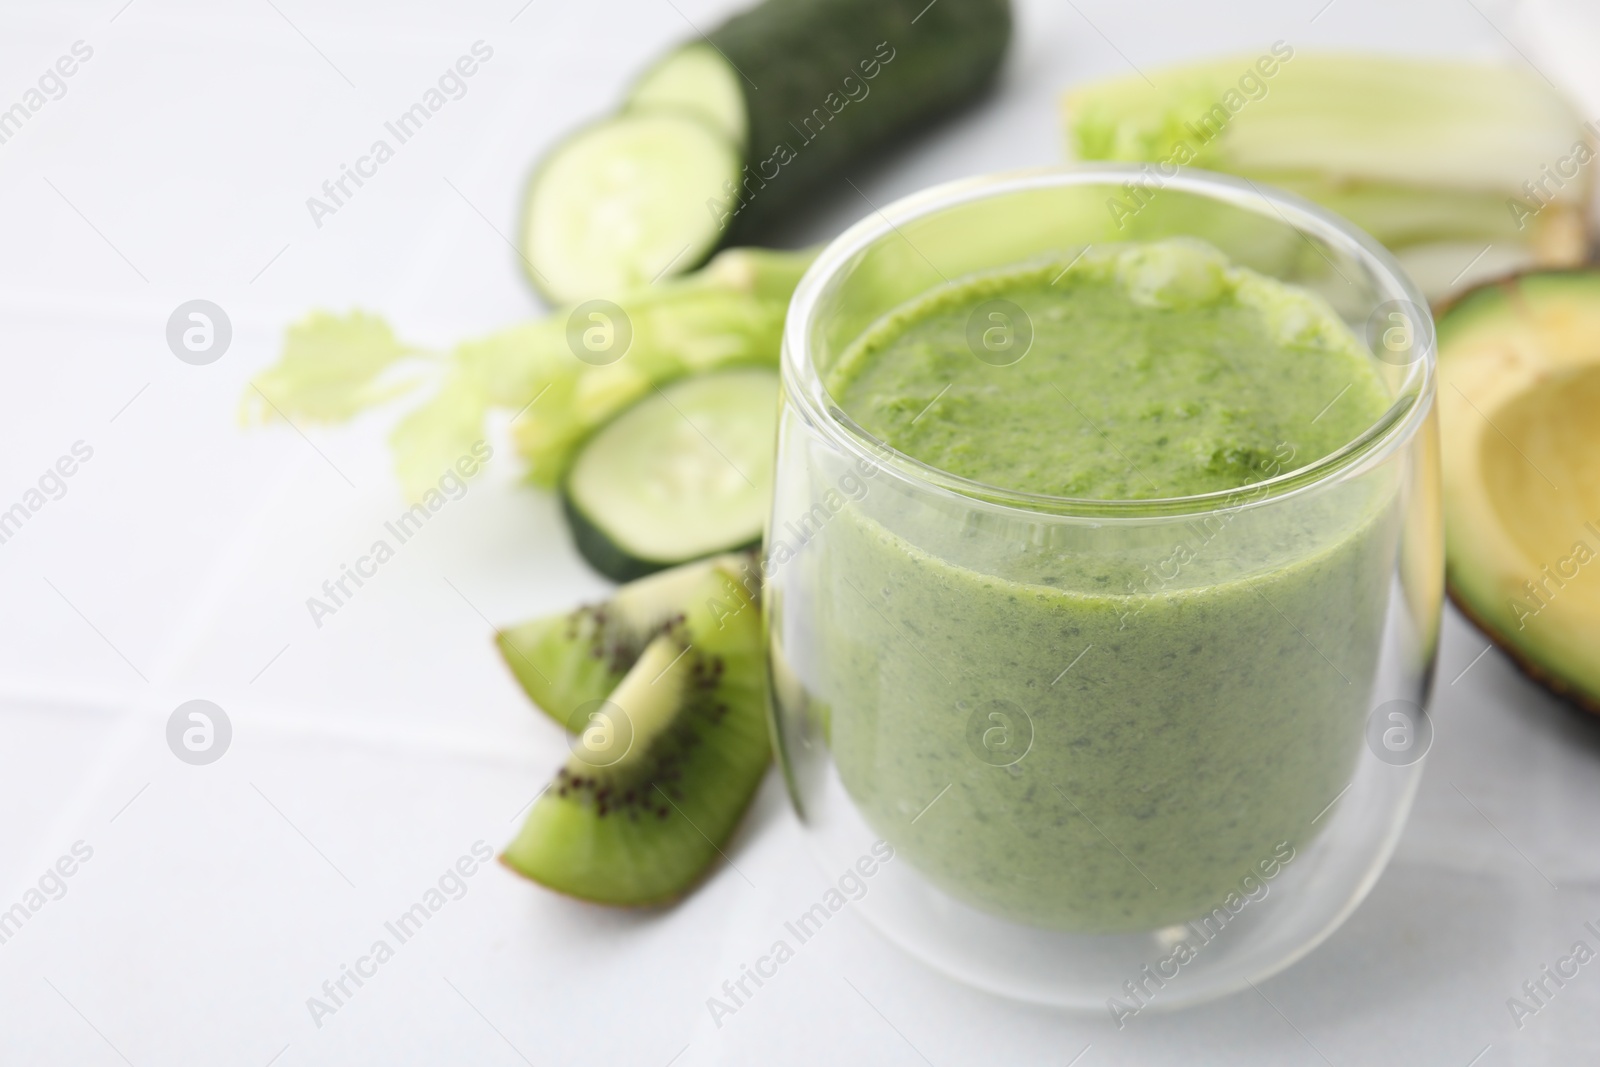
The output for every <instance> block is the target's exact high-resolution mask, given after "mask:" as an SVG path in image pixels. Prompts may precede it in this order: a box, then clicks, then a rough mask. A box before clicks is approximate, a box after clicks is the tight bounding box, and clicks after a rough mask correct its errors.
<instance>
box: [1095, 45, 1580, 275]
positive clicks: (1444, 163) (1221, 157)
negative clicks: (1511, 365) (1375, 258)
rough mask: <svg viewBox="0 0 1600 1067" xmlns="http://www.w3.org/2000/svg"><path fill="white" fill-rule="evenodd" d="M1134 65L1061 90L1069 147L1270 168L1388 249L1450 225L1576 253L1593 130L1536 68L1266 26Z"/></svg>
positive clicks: (1225, 167) (1453, 235) (1544, 259)
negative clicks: (1302, 36)
mask: <svg viewBox="0 0 1600 1067" xmlns="http://www.w3.org/2000/svg"><path fill="white" fill-rule="evenodd" d="M1149 73H1150V82H1149V83H1147V82H1146V81H1145V79H1144V78H1142V77H1139V76H1132V77H1126V78H1115V79H1110V80H1107V81H1101V82H1095V83H1092V84H1089V85H1084V86H1080V87H1077V88H1075V89H1072V90H1070V91H1068V92H1067V93H1066V94H1065V96H1064V98H1063V108H1064V111H1065V116H1066V123H1067V138H1068V143H1069V146H1070V150H1071V152H1072V154H1073V155H1075V156H1076V157H1077V158H1079V159H1085V160H1122V161H1143V162H1150V163H1156V164H1161V165H1163V167H1164V168H1166V167H1170V166H1174V165H1187V166H1195V167H1203V168H1206V169H1209V170H1219V171H1224V172H1228V173H1232V174H1239V175H1242V176H1245V177H1248V178H1250V179H1251V180H1254V181H1262V182H1267V183H1271V184H1274V185H1277V186H1280V187H1282V188H1286V189H1288V190H1290V191H1292V192H1297V193H1299V194H1301V195H1302V196H1305V197H1307V198H1308V199H1311V200H1313V201H1316V202H1317V203H1320V204H1322V205H1324V206H1326V207H1329V208H1331V209H1332V210H1334V211H1337V212H1339V213H1340V214H1343V215H1345V216H1346V217H1348V218H1349V219H1351V220H1352V221H1353V222H1355V223H1356V224H1357V225H1359V226H1362V227H1363V228H1365V229H1367V230H1368V231H1369V232H1371V233H1372V234H1373V236H1375V237H1377V238H1378V239H1379V240H1380V241H1382V242H1384V243H1385V244H1387V245H1388V246H1389V247H1390V248H1391V249H1395V250H1397V251H1398V250H1400V249H1402V248H1405V247H1407V246H1410V245H1414V244H1428V245H1433V246H1440V245H1442V244H1445V243H1449V242H1455V241H1462V242H1466V243H1467V244H1469V245H1471V244H1474V243H1475V244H1476V248H1477V249H1482V248H1483V247H1484V245H1486V244H1495V245H1500V246H1502V248H1501V252H1500V255H1502V256H1503V255H1505V254H1506V247H1513V248H1516V249H1518V250H1519V255H1520V256H1521V257H1522V258H1526V259H1528V260H1530V261H1532V262H1537V263H1541V264H1556V263H1572V262H1577V261H1579V260H1581V259H1582V257H1583V254H1584V251H1585V248H1584V246H1585V245H1586V243H1587V233H1586V214H1585V212H1584V205H1585V204H1586V203H1587V201H1588V195H1589V191H1590V189H1591V188H1592V186H1591V180H1592V179H1591V170H1592V166H1591V161H1592V160H1593V158H1594V146H1593V144H1592V143H1591V140H1590V134H1591V133H1592V132H1594V131H1593V130H1592V129H1591V127H1590V126H1588V125H1585V124H1581V123H1580V122H1579V121H1578V119H1577V117H1576V116H1575V114H1574V113H1573V111H1572V109H1571V107H1570V106H1569V105H1568V104H1567V102H1566V101H1565V100H1564V99H1563V98H1562V97H1561V96H1559V95H1558V94H1557V93H1556V92H1555V91H1554V90H1553V89H1551V88H1549V86H1547V85H1546V84H1545V83H1544V82H1543V81H1542V80H1541V79H1540V78H1539V77H1538V76H1537V75H1536V74H1532V73H1528V72H1524V71H1522V70H1520V69H1517V68H1513V67H1508V66H1503V65H1498V64H1489V63H1469V62H1441V61H1433V60H1428V61H1422V60H1415V59H1409V58H1400V57H1384V56H1372V55H1350V54H1337V53H1322V54H1314V53H1297V52H1295V51H1294V50H1293V49H1291V48H1289V47H1288V46H1286V45H1283V44H1282V43H1281V42H1280V43H1279V44H1277V45H1274V46H1273V48H1272V49H1271V51H1269V52H1264V53H1263V54H1262V55H1260V56H1256V57H1247V56H1241V57H1237V58H1234V59H1226V60H1216V61H1209V62H1206V63H1201V64H1196V65H1192V66H1184V67H1177V68H1173V69H1169V70H1166V71H1152V72H1149ZM1151 83H1153V84H1151Z"/></svg>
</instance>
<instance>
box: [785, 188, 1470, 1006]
mask: <svg viewBox="0 0 1600 1067" xmlns="http://www.w3.org/2000/svg"><path fill="white" fill-rule="evenodd" d="M1179 235H1185V236H1192V237H1198V238H1201V239H1204V240H1206V241H1208V242H1210V243H1211V244H1213V245H1215V246H1216V247H1217V248H1219V249H1221V250H1222V251H1223V252H1224V253H1226V254H1227V255H1228V256H1229V257H1230V258H1231V259H1232V260H1233V261H1234V262H1235V263H1238V264H1241V265H1243V266H1247V267H1250V268H1252V269H1254V270H1256V271H1259V272H1261V273H1263V274H1266V275H1268V276H1270V277H1273V278H1277V279H1280V280H1282V281H1285V282H1289V283H1292V284H1294V285H1297V286H1301V287H1304V288H1306V289H1309V290H1312V291H1314V292H1316V293H1318V294H1320V295H1321V296H1323V297H1324V298H1325V299H1326V300H1327V302H1328V303H1329V304H1330V305H1331V306H1332V307H1333V308H1334V309H1335V310H1336V311H1337V312H1338V314H1339V315H1340V316H1341V317H1343V318H1344V319H1345V320H1346V322H1347V323H1348V324H1349V325H1350V327H1351V328H1352V330H1353V331H1354V332H1355V333H1356V334H1357V335H1358V336H1360V337H1362V338H1364V339H1366V340H1367V342H1368V344H1369V347H1370V348H1371V350H1372V352H1373V357H1372V358H1373V366H1374V368H1375V369H1376V370H1377V372H1378V374H1379V376H1380V378H1381V380H1382V381H1383V383H1384V385H1385V387H1386V388H1387V389H1388V391H1389V394H1390V396H1391V397H1392V406H1391V407H1390V409H1389V410H1388V411H1387V412H1386V413H1385V414H1384V416H1383V417H1382V418H1380V419H1379V420H1378V421H1377V422H1376V423H1375V424H1374V425H1373V426H1371V427H1370V428H1369V429H1368V430H1367V431H1366V432H1364V433H1363V434H1362V435H1361V436H1360V437H1359V438H1358V439H1356V440H1355V441H1352V442H1351V443H1350V444H1349V445H1348V446H1346V447H1345V448H1343V449H1341V450H1340V451H1338V452H1336V453H1334V454H1332V455H1329V456H1326V457H1323V458H1321V459H1318V460H1316V461H1315V462H1311V463H1307V462H1306V458H1305V457H1300V458H1296V448H1295V442H1294V441H1293V440H1286V441H1283V442H1280V444H1279V446H1278V449H1277V451H1276V453H1275V457H1274V459H1273V460H1272V461H1270V462H1268V463H1267V464H1266V465H1265V466H1263V469H1262V471H1261V479H1262V480H1260V481H1258V482H1256V483H1255V484H1252V485H1248V486H1244V487H1241V488H1239V489H1237V490H1234V491H1230V492H1218V493H1210V494H1206V495H1203V496H1193V497H1183V498H1173V499H1161V500H1140V501H1091V500H1077V499H1066V498H1058V497H1048V496H1039V495H1031V494H1027V493H1019V492H1012V491H1008V490H1005V489H1001V488H997V487H993V486H988V485H983V484H979V483H976V482H972V481H968V480H966V479H963V478H960V477H956V476H953V475H951V474H948V473H945V472H942V471H939V470H936V469H933V468H932V467H929V466H927V465H925V464H923V463H920V462H918V461H917V460H914V459H912V458H910V457H909V456H906V455H903V454H901V453H898V452H896V451H894V450H892V449H891V448H889V447H887V446H886V445H884V444H883V443H882V442H881V441H878V440H875V439H874V438H873V437H872V436H871V435H869V434H868V433H866V432H865V431H864V430H862V429H861V428H860V427H859V426H857V425H856V424H855V423H853V422H852V421H851V419H850V417H849V415H848V414H847V413H845V412H844V411H842V410H841V409H840V408H839V406H838V405H837V403H835V401H834V399H833V398H832V397H831V396H830V395H829V393H828V390H827V388H826V387H825V384H824V383H825V382H826V381H827V378H828V374H829V371H830V369H831V368H832V367H833V366H834V364H835V362H836V361H837V360H838V359H839V358H840V356H841V355H842V354H843V353H844V352H845V351H846V350H847V348H848V347H849V346H850V344H851V342H852V341H854V340H855V339H856V338H858V337H859V336H860V335H861V333H862V332H863V331H864V330H865V329H866V328H867V327H868V326H869V325H870V324H872V323H873V322H875V321H876V320H878V319H879V318H880V317H881V316H883V315H884V314H886V313H887V312H889V311H890V310H891V309H893V308H895V307H897V306H898V305H901V304H903V303H904V302H905V301H907V300H910V299H912V298H914V297H916V296H918V295H920V294H922V293H925V292H927V291H928V290H929V289H932V288H934V287H935V286H938V285H941V284H944V283H945V282H947V281H950V280H959V279H960V278H962V277H964V276H968V275H972V274H976V273H979V272H983V271H989V270H994V269H997V268H1003V267H1009V266H1014V265H1018V264H1026V263H1032V262H1041V263H1042V262H1059V263H1062V264H1066V263H1069V262H1070V261H1071V260H1072V259H1073V258H1074V256H1075V255H1077V254H1078V253H1079V252H1081V251H1082V250H1083V249H1084V248H1086V247H1088V246H1091V245H1093V246H1102V245H1106V244H1109V243H1113V242H1123V241H1137V240H1151V239H1160V238H1167V237H1173V236H1179ZM1024 311H1025V309H1024ZM1000 336H1001V338H1002V343H1003V340H1004V335H1003V334H1002V335H1000ZM975 351H976V350H975ZM980 355H981V353H980ZM1286 358H1287V357H1286ZM1433 360H1434V351H1433V343H1432V329H1431V323H1430V320H1429V319H1428V317H1427V311H1426V305H1425V303H1424V301H1423V298H1422V296H1421V295H1420V294H1419V293H1418V292H1417V291H1416V289H1415V287H1414V286H1413V285H1412V284H1411V282H1410V281H1409V280H1407V279H1406V277H1405V276H1404V275H1403V274H1402V273H1401V271H1400V270H1399V268H1398V266H1397V265H1396V264H1395V262H1394V261H1393V260H1392V259H1391V258H1390V257H1389V256H1388V255H1387V253H1385V252H1384V251H1383V249H1382V248H1381V247H1379V246H1378V245H1377V244H1376V243H1375V242H1374V241H1372V240H1371V239H1370V238H1369V237H1367V236H1366V235H1365V234H1363V233H1361V232H1360V231H1358V230H1356V229H1355V228H1354V227H1352V226H1351V225H1349V224H1348V223H1346V222H1344V221H1342V220H1340V219H1338V218H1337V217H1335V216H1333V215H1331V214H1329V213H1328V212H1325V211H1323V210H1321V209H1319V208H1317V207H1315V206H1313V205H1311V204H1309V203H1306V202H1305V201H1302V200H1300V199H1298V198H1296V197H1293V196H1289V195H1287V194H1283V193H1279V192H1276V191H1273V190H1270V189H1265V188H1261V187H1257V186H1255V185H1252V184H1249V183H1247V182H1241V181H1237V180H1234V179H1231V178H1226V177H1222V176H1218V175H1211V174H1205V173H1203V172H1180V173H1179V174H1177V175H1175V176H1172V177H1162V176H1160V175H1156V174H1153V173H1141V172H1138V171H1133V170H1128V169H1118V168H1092V167H1091V168H1081V169H1073V170H1049V171H1038V172H1027V173H1022V174H1013V175H1003V176H999V177H993V178H984V179H978V180H972V181H964V182H958V183H955V184H951V185H947V186H941V187H939V188H936V189H933V190H931V191H928V192H925V193H922V194H919V195H916V196H913V197H910V198H908V199H906V200H903V201H900V202H899V203H897V204H895V205H893V206H892V207H890V208H888V209H886V210H885V211H883V212H881V213H874V214H873V215H871V216H869V217H868V218H867V219H865V220H864V221H862V222H861V223H859V224H857V225H856V226H854V227H853V228H851V229H850V230H849V231H848V232H846V233H845V234H844V235H843V236H841V237H840V238H839V239H838V240H836V241H834V242H833V244H831V245H830V246H829V247H828V248H827V250H826V251H824V252H823V253H822V255H821V257H820V258H819V259H818V260H817V261H816V263H815V265H814V266H813V267H812V268H811V270H810V272H809V273H808V274H807V275H806V277H805V279H804V280H803V281H802V282H801V284H800V286H799V288H798V290H797V291H796V293H795V297H794V302H793V304H792V306H791V308H790V312H789V319H788V323H787V327H786V332H785V337H784V354H783V389H784V401H783V411H782V416H781V423H780V429H779V447H778V475H777V489H776V500H775V504H774V510H773V515H772V522H771V527H770V529H769V530H768V534H767V556H766V559H765V560H764V564H763V569H764V572H765V576H766V583H767V584H766V598H767V619H768V638H769V642H770V654H771V662H772V678H773V696H774V707H775V727H776V737H777V741H778V748H779V754H780V759H781V762H782V766H783V770H784V773H785V776H786V778H787V782H788V787H789V790H790V793H791V795H792V798H793V801H794V804H795V808H796V810H797V812H798V814H799V817H800V820H801V822H802V824H803V826H804V828H805V832H806V834H807V836H808V838H809V839H810V841H811V842H812V844H813V845H814V846H815V851H816V852H817V854H818V856H819V858H820V859H821V860H822V862H823V865H824V868H825V870H826V871H827V872H828V873H829V874H830V875H831V876H835V877H838V876H842V875H843V874H844V872H846V871H855V872H857V873H856V875H855V876H854V877H852V878H849V879H845V880H844V881H845V884H848V885H849V886H851V887H856V886H860V887H863V888H862V889H861V891H860V892H859V894H858V895H859V896H860V899H859V900H858V901H856V902H855V904H854V906H855V907H856V908H857V909H859V911H860V912H861V913H863V914H865V915H866V916H867V917H868V918H869V920H870V921H871V922H872V923H874V924H875V925H876V926H877V927H878V928H880V929H881V930H882V931H883V932H884V933H885V934H887V935H888V936H889V937H890V938H891V939H893V940H894V941H896V942H898V943H899V944H900V945H902V946H903V947H904V948H905V949H907V950H909V951H910V952H911V953H913V954H915V955H916V956H919V957H921V958H923V959H924V960H926V961H927V962H929V963H931V964H933V965H934V966H936V967H938V968H940V969H942V970H944V971H946V972H948V973H950V974H952V975H955V976H956V977H958V978H961V979H963V980H965V981H968V982H971V983H974V984H976V985H978V986H982V987H984V988H987V989H990V990H993V991H995V992H999V993H1003V994H1007V995H1011V996H1015V997H1019V998H1022V999H1026V1000H1032V1001H1039V1002H1045V1003H1051V1004H1058V1005H1065V1006H1076V1007H1093V1008H1099V1009H1102V1010H1104V1009H1107V1008H1109V1009H1110V1011H1111V1012H1112V1014H1113V1015H1115V1016H1117V1017H1118V1019H1119V1021H1125V1020H1126V1018H1127V1017H1128V1016H1129V1015H1130V1014H1133V1013H1137V1012H1140V1011H1144V1010H1146V1009H1159V1008H1163V1007H1171V1006H1177V1005H1180V1004H1183V1003H1188V1002H1194V1001H1197V1000H1201V999H1205V998H1208V997H1212V996H1217V995H1220V994H1223V993H1226V992H1230V991H1233V990H1236V989H1239V988H1242V987H1243V986H1244V985H1245V984H1246V983H1247V982H1248V981H1252V980H1256V979H1259V978H1262V977H1264V976H1266V975H1268V974H1271V973H1273V972H1275V971H1277V970H1278V969H1280V968H1282V967H1285V966H1287V965H1288V964H1289V963H1291V962H1293V961H1294V960H1295V959H1297V958H1299V957H1300V956H1302V955H1303V954H1305V953H1306V952H1308V951H1310V950H1311V948H1312V947H1314V946H1315V945H1316V944H1317V943H1318V942H1319V941H1321V940H1322V939H1323V938H1325V937H1327V936H1328V934H1329V933H1331V932H1332V931H1333V930H1334V929H1335V927H1337V926H1338V924H1339V923H1340V922H1341V921H1343V919H1344V918H1345V917H1346V916H1348V915H1349V914H1350V912H1351V911H1352V910H1353V909H1354V908H1355V907H1356V905H1357V904H1358V903H1359V902H1360V900H1361V898H1362V897H1363V896H1364V895H1365V894H1366V892H1367V890H1368V889H1369V888H1370V887H1371V886H1372V884H1373V882H1374V881H1375V880H1376V879H1377V877H1378V874H1379V872H1380V871H1381V870H1382V868H1383V865H1384V863H1385V862H1386V861H1387V859H1388V857H1389V855H1390V853H1391V851H1392V850H1393V848H1394V844H1395V841H1396V839H1397V838H1398V836H1399V834H1400V831H1401V827H1402V825H1403V823H1404V820H1405V817H1406V813H1407V811H1408V809H1409V806H1410V804H1411V799H1412V796H1413V794H1414V793H1415V790H1416V787H1417V783H1418V779H1419V776H1420V773H1421V765H1422V763H1421V757H1422V756H1423V755H1424V754H1425V752H1426V748H1427V745H1428V742H1429V740H1430V738H1431V730H1430V728H1429V725H1428V720H1427V718H1426V715H1425V713H1424V712H1423V711H1422V708H1423V706H1425V704H1426V702H1427V697H1428V690H1429V687H1430V684H1431V680H1432V676H1433V665H1434V655H1435V649H1436V644H1437V638H1438V629H1439V614H1440V602H1441V590H1442V570H1443V565H1442V547H1441V546H1442V541H1441V532H1440V510H1439V486H1438V479H1439V473H1438V459H1437V443H1436V431H1435V427H1434V422H1433V418H1432V415H1431V411H1432V402H1433V391H1434V370H1433ZM990 362H995V363H1003V362H1004V360H991V361H990ZM1330 399H1332V398H1330ZM1062 408H1063V410H1062V412H1061V424H1060V426H1061V430H1062V432H1066V431H1067V430H1068V429H1076V428H1077V422H1076V420H1077V418H1078V416H1077V415H1075V413H1074V412H1073V411H1072V410H1070V409H1069V408H1068V406H1067V405H1066V404H1065V403H1064V404H1063V405H1062ZM1024 429H1026V430H1027V432H1033V433H1040V434H1044V433H1050V432H1052V431H1053V430H1054V428H1053V427H1028V428H1021V427H1019V433H1020V432H1022V431H1023V430H1024ZM891 849H892V858H890V859H887V860H885V859H884V857H885V856H889V855H890V853H891ZM868 872H870V874H869V873H868Z"/></svg>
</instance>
